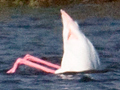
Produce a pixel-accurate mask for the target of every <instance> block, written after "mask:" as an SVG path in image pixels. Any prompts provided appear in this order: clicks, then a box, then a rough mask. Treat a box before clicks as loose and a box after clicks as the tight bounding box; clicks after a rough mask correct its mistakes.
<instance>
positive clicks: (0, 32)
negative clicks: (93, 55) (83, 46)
mask: <svg viewBox="0 0 120 90" xmlns="http://www.w3.org/2000/svg"><path fill="white" fill-rule="evenodd" d="M44 10H45V11H44ZM43 11H44V13H43ZM32 12H33V13H34V14H32V15H31V14H30V13H25V12H24V13H23V12H21V11H20V10H19V9H18V10H15V12H14V14H13V11H12V12H7V13H5V14H6V15H8V16H6V17H5V16H4V15H3V17H5V18H2V19H1V21H0V90H119V89H120V85H119V84H120V60H119V58H120V42H119V41H120V20H119V19H113V18H108V17H104V18H100V17H97V18H96V17H93V18H86V19H84V20H77V21H78V23H79V25H80V28H81V30H82V31H83V32H84V33H85V35H86V36H87V37H88V38H89V39H90V40H91V42H92V43H93V44H94V46H95V47H96V49H97V51H98V53H99V56H100V60H101V63H102V64H101V67H103V68H105V69H108V70H109V71H108V72H106V73H96V74H89V76H90V77H91V79H90V80H88V79H86V78H83V75H81V74H75V75H67V76H57V75H53V74H46V73H43V72H42V71H37V70H35V69H33V68H30V67H27V66H24V65H23V66H20V67H19V68H18V70H17V72H16V73H15V74H10V75H9V74H6V71H7V70H8V69H10V68H11V66H12V65H13V63H14V61H15V60H16V59H17V58H18V57H23V56H24V55H25V54H27V53H28V54H31V55H34V56H36V57H39V58H43V57H45V58H46V59H47V60H48V61H51V62H54V63H57V64H60V61H61V58H62V52H63V49H62V23H61V18H60V14H59V13H58V12H57V13H56V11H54V10H46V9H42V10H38V11H34V10H33V11H32ZM32 12H31V13H32ZM36 12H37V13H36ZM52 12H55V13H54V14H52Z"/></svg>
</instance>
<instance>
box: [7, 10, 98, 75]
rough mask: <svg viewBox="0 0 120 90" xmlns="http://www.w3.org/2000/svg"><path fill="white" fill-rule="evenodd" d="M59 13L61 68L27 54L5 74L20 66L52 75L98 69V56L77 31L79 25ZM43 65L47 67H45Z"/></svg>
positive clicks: (86, 39)
mask: <svg viewBox="0 0 120 90" xmlns="http://www.w3.org/2000/svg"><path fill="white" fill-rule="evenodd" d="M60 12H61V17H62V23H63V49H64V53H63V57H62V60H61V66H59V65H57V64H53V63H51V62H48V61H45V60H42V59H39V58H37V57H34V56H32V55H29V54H27V55H25V57H23V58H18V59H17V60H16V61H15V63H14V65H13V67H12V68H11V69H10V70H8V71H7V73H15V72H16V70H17V68H18V67H19V65H21V64H24V65H27V66H30V67H33V68H36V69H38V70H42V71H44V72H47V73H52V74H60V73H66V72H83V71H89V70H98V69H99V67H100V60H99V55H98V53H97V51H96V50H95V48H94V46H93V44H92V43H91V42H90V41H89V39H88V38H87V37H86V36H85V35H84V34H83V33H82V31H81V30H80V29H79V25H78V24H77V22H76V21H74V20H73V19H72V18H71V17H70V16H69V15H68V14H67V13H66V12H65V11H64V10H62V9H61V10H60ZM38 63H40V64H38ZM41 64H43V65H41ZM45 65H46V66H47V67H45Z"/></svg>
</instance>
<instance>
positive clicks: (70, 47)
mask: <svg viewBox="0 0 120 90" xmlns="http://www.w3.org/2000/svg"><path fill="white" fill-rule="evenodd" d="M61 14H62V22H63V46H64V53H63V58H62V62H61V68H60V69H58V70H56V72H55V73H56V74H58V73H64V72H82V71H86V70H97V69H99V66H100V61H99V56H98V54H97V52H96V50H95V48H94V46H93V44H92V43H91V42H90V41H89V40H88V38H86V37H85V35H84V34H83V33H82V31H80V29H79V26H78V24H77V22H75V21H74V20H73V19H72V18H71V17H70V16H69V15H68V14H67V13H66V12H65V11H63V10H61Z"/></svg>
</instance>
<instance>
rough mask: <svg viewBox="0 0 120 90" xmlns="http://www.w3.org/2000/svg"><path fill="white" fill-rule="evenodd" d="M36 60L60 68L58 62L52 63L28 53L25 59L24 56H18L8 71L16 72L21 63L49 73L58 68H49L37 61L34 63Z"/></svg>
mask: <svg viewBox="0 0 120 90" xmlns="http://www.w3.org/2000/svg"><path fill="white" fill-rule="evenodd" d="M39 60H40V61H39ZM31 61H32V62H31ZM34 62H37V63H42V64H45V65H47V66H50V67H53V68H56V69H58V68H60V66H58V65H56V64H52V63H50V62H47V61H44V60H41V59H38V58H36V57H33V56H31V55H26V56H25V57H24V58H23V59H22V58H18V59H17V60H16V62H15V63H14V65H13V67H12V68H11V69H10V70H8V71H7V73H14V72H15V71H16V69H17V68H18V66H19V65H21V64H24V65H27V66H30V67H33V68H36V69H39V70H42V71H44V72H47V73H52V74H54V73H55V71H56V70H53V69H50V68H47V67H45V66H42V65H39V64H37V63H34Z"/></svg>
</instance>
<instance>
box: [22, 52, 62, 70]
mask: <svg viewBox="0 0 120 90" xmlns="http://www.w3.org/2000/svg"><path fill="white" fill-rule="evenodd" d="M24 59H26V60H29V61H33V62H37V63H41V64H44V65H47V66H49V67H53V68H56V69H59V68H60V66H59V65H56V64H53V63H50V62H48V61H45V60H42V59H39V58H37V57H34V56H31V55H29V54H27V55H25V57H24Z"/></svg>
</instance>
